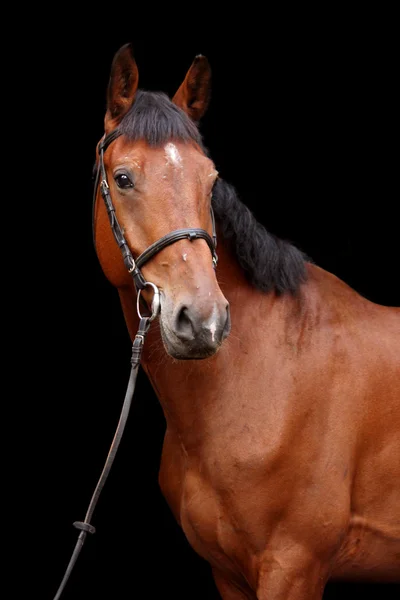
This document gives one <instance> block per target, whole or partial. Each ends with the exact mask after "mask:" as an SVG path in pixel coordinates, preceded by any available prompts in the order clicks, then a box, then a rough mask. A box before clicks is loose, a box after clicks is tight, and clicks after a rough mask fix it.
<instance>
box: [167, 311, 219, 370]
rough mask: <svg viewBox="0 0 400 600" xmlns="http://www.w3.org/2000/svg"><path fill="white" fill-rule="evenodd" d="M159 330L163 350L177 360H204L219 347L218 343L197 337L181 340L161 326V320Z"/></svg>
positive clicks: (212, 354)
mask: <svg viewBox="0 0 400 600" xmlns="http://www.w3.org/2000/svg"><path fill="white" fill-rule="evenodd" d="M160 331H161V338H162V341H163V344H164V348H165V351H166V352H167V354H169V356H171V357H172V358H175V359H177V360H204V359H205V358H210V357H211V356H214V354H216V353H217V352H218V350H219V349H220V347H221V344H220V343H214V344H210V343H206V342H204V341H201V340H198V339H194V340H190V341H185V342H182V341H181V340H179V338H178V337H177V336H176V335H175V334H174V333H173V332H170V331H168V330H166V329H165V328H164V327H163V323H162V321H161V320H160Z"/></svg>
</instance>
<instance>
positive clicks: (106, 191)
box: [54, 129, 218, 600]
mask: <svg viewBox="0 0 400 600" xmlns="http://www.w3.org/2000/svg"><path fill="white" fill-rule="evenodd" d="M120 135H122V133H121V132H120V131H119V130H118V129H115V130H114V131H112V132H111V133H109V134H108V135H105V136H104V137H103V138H102V140H101V141H100V143H99V146H98V153H99V160H98V165H97V170H96V176H95V185H94V194H93V232H94V213H95V204H96V198H97V190H98V188H99V186H100V192H101V195H102V197H103V200H104V203H105V206H106V210H107V214H108V218H109V221H110V225H111V229H112V231H113V234H114V237H115V240H116V242H117V244H118V246H119V248H120V250H121V253H122V257H123V260H124V263H125V266H126V268H127V269H128V272H129V273H130V274H131V275H132V278H133V282H134V284H135V288H136V292H137V313H138V316H139V327H138V331H137V333H136V336H135V339H134V341H133V344H132V356H131V365H132V368H131V373H130V377H129V382H128V387H127V390H126V394H125V399H124V403H123V406H122V410H121V416H120V419H119V422H118V426H117V429H116V432H115V435H114V439H113V441H112V444H111V447H110V450H109V453H108V456H107V459H106V462H105V465H104V468H103V471H102V473H101V475H100V478H99V480H98V482H97V486H96V488H95V490H94V492H93V495H92V498H91V501H90V504H89V507H88V509H87V511H86V515H85V519H84V520H83V521H75V523H74V527H76V528H77V529H80V534H79V536H78V540H77V542H76V545H75V549H74V551H73V553H72V556H71V559H70V561H69V563H68V566H67V569H66V571H65V574H64V577H63V579H62V581H61V584H60V586H59V588H58V590H57V593H56V595H55V596H54V600H59V598H60V597H61V594H62V592H63V590H64V588H65V586H66V584H67V581H68V579H69V577H70V575H71V572H72V569H73V567H74V565H75V563H76V560H77V558H78V556H79V554H80V551H81V549H82V547H83V544H84V542H85V539H86V536H87V534H88V533H95V532H96V529H95V527H94V526H93V525H92V524H91V523H90V520H91V518H92V515H93V512H94V509H95V507H96V504H97V502H98V499H99V496H100V493H101V490H102V489H103V487H104V484H105V482H106V479H107V477H108V474H109V472H110V470H111V466H112V463H113V462H114V458H115V455H116V453H117V450H118V446H119V444H120V441H121V438H122V434H123V432H124V429H125V425H126V422H127V419H128V414H129V409H130V406H131V403H132V397H133V393H134V391H135V385H136V378H137V373H138V369H139V365H140V360H141V356H142V350H143V344H144V340H145V337H146V334H147V332H148V331H149V328H150V324H151V322H152V321H153V320H154V319H155V318H156V316H157V315H158V313H159V311H160V293H159V290H158V288H157V286H156V285H155V284H154V283H151V282H150V281H146V279H145V278H144V276H143V274H142V272H141V270H140V269H141V267H143V265H144V264H146V263H147V262H148V261H149V260H150V259H151V258H152V257H153V256H154V255H155V254H157V253H158V252H161V250H163V249H164V248H166V247H167V246H169V245H170V244H174V243H175V242H178V241H179V240H183V239H188V240H190V241H191V242H192V241H194V240H196V239H203V240H205V241H206V242H207V244H208V247H209V248H210V251H211V254H212V261H213V265H214V268H216V266H217V262H218V256H217V253H216V247H217V235H216V229H215V219H214V213H213V209H212V207H211V209H210V210H211V223H212V237H211V236H210V234H209V233H208V232H207V231H206V230H205V229H198V228H185V229H176V230H175V231H171V233H167V235H164V236H163V237H162V238H160V239H159V240H157V241H156V242H154V243H153V244H151V245H150V246H149V247H148V248H147V249H146V250H144V251H143V252H142V253H141V254H140V255H139V256H138V257H137V258H136V260H135V259H134V258H133V256H132V252H131V251H130V248H129V246H128V243H127V241H126V239H125V237H124V234H123V231H122V228H121V226H120V224H119V222H118V219H117V216H116V214H115V208H114V205H113V203H112V199H111V194H110V187H109V185H108V181H107V173H106V169H105V166H104V153H105V151H106V150H107V148H108V146H109V145H110V144H111V143H112V142H113V141H114V140H116V139H117V138H118V137H119V136H120ZM93 235H94V233H93ZM147 286H149V287H151V288H152V289H153V292H154V294H153V299H152V302H151V314H150V315H148V316H144V317H143V316H142V315H141V314H140V308H139V300H140V292H141V291H142V290H143V289H144V288H145V287H147Z"/></svg>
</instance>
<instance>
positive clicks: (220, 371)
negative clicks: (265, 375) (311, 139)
mask: <svg viewBox="0 0 400 600" xmlns="http://www.w3.org/2000/svg"><path fill="white" fill-rule="evenodd" d="M218 254H219V263H218V269H217V278H218V282H219V285H220V287H221V291H222V293H223V294H224V296H225V297H226V298H227V299H228V301H229V303H230V311H231V321H232V330H231V333H230V335H229V336H228V339H227V340H226V341H225V342H224V343H223V345H222V347H221V349H220V350H219V352H217V354H216V355H214V356H213V357H211V358H208V359H205V360H189V361H177V360H174V359H172V358H171V357H170V356H169V355H167V353H166V351H165V349H164V346H163V344H162V340H161V335H160V329H159V325H158V321H157V320H156V321H155V322H154V323H153V324H152V326H151V329H150V332H149V334H148V336H147V339H146V343H145V347H144V352H143V359H142V366H143V368H144V370H145V372H146V373H147V375H148V377H149V379H150V381H151V383H152V385H153V388H154V389H155V391H156V394H157V396H158V398H159V401H160V403H161V405H162V407H163V411H164V414H165V417H166V420H167V423H168V425H169V426H171V427H172V428H175V429H177V430H179V431H181V432H183V431H184V432H185V436H187V435H191V434H190V432H192V434H193V435H194V436H196V435H197V434H198V435H201V431H202V423H203V425H204V426H206V424H205V421H206V420H207V415H209V414H210V410H211V405H215V404H216V403H217V402H219V403H220V405H221V410H222V411H224V410H226V411H228V412H229V410H232V404H233V402H234V399H232V398H228V397H224V395H223V393H222V392H221V388H222V389H225V388H226V381H227V379H230V380H234V379H235V378H236V377H239V378H241V381H242V383H241V385H245V384H244V382H243V373H242V374H241V375H240V374H239V373H240V371H241V370H243V369H246V368H247V367H245V366H244V365H245V364H247V363H248V361H249V357H250V359H251V358H252V357H254V355H255V354H256V353H257V352H258V350H257V348H259V349H260V351H261V353H263V352H264V353H266V352H267V348H266V347H267V345H268V343H271V344H273V343H274V341H273V340H274V339H276V336H277V335H278V331H279V330H280V329H283V328H284V326H285V324H284V321H285V317H284V315H285V313H286V312H287V311H290V310H294V309H293V307H292V305H293V306H294V305H295V304H296V305H297V303H298V300H295V299H293V298H292V297H290V296H285V297H283V296H282V297H277V296H276V295H275V294H274V293H270V294H265V293H262V292H260V291H259V290H257V289H256V288H255V287H254V286H252V285H250V284H249V283H248V282H247V280H246V278H245V276H244V273H243V271H242V269H241V268H240V267H239V265H238V264H237V262H236V259H234V258H233V256H231V254H230V253H229V251H228V250H227V248H225V247H224V246H223V245H222V244H220V246H219V247H218ZM119 293H120V298H121V303H122V307H123V311H124V315H125V319H126V323H127V326H128V329H129V332H130V335H131V337H134V335H135V333H136V329H137V317H136V314H135V298H134V297H132V291H129V290H128V289H125V290H124V289H122V290H119ZM291 307H292V308H291ZM296 310H297V308H296ZM260 346H262V347H261V348H260ZM250 375H251V374H250ZM251 376H252V375H251ZM194 423H196V427H193V424H194ZM188 443H189V444H190V443H193V444H196V440H195V439H192V440H191V442H188Z"/></svg>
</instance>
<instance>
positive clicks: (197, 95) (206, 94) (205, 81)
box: [172, 54, 211, 122]
mask: <svg viewBox="0 0 400 600" xmlns="http://www.w3.org/2000/svg"><path fill="white" fill-rule="evenodd" d="M210 92H211V68H210V64H209V62H208V60H207V59H206V57H205V56H202V55H201V54H199V55H198V56H196V58H195V59H194V61H193V63H192V66H191V67H190V69H189V71H188V72H187V74H186V77H185V79H184V81H183V83H182V85H181V86H180V88H179V90H178V91H177V92H176V94H175V96H174V97H173V98H172V102H173V103H174V104H176V105H177V106H179V108H182V110H184V111H185V113H186V114H187V115H189V117H191V119H193V121H196V122H198V121H200V119H201V117H202V116H203V115H204V113H205V112H206V110H207V106H208V103H209V100H210Z"/></svg>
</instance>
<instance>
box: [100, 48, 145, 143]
mask: <svg viewBox="0 0 400 600" xmlns="http://www.w3.org/2000/svg"><path fill="white" fill-rule="evenodd" d="M138 82H139V72H138V68H137V65H136V61H135V59H134V56H133V51H132V46H131V45H130V44H125V46H122V48H120V49H119V50H118V52H117V53H116V55H115V57H114V60H113V63H112V65H111V75H110V82H109V84H108V90H107V112H106V116H105V120H104V126H105V131H106V133H110V131H112V130H113V129H115V128H116V126H117V125H118V124H119V123H120V121H121V119H122V118H123V116H124V115H125V114H126V113H127V112H128V110H129V109H130V107H131V106H132V104H133V101H134V99H135V94H136V90H137V87H138Z"/></svg>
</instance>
